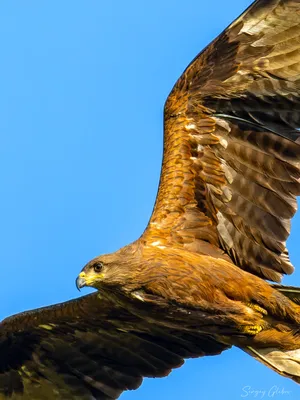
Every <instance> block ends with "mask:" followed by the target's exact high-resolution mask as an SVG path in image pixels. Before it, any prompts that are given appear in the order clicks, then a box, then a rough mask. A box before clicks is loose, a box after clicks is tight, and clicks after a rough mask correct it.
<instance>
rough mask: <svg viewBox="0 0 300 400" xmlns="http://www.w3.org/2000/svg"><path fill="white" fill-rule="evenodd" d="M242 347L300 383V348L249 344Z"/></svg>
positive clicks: (276, 370) (270, 366)
mask: <svg viewBox="0 0 300 400" xmlns="http://www.w3.org/2000/svg"><path fill="white" fill-rule="evenodd" d="M299 342H300V341H299ZM241 349H242V350H244V351H245V352H246V353H248V354H250V356H252V357H254V358H255V359H256V360H258V361H260V362H261V363H263V364H264V365H266V366H267V367H269V368H271V369H273V370H274V371H275V372H277V373H278V374H280V375H282V376H285V377H287V378H290V379H293V380H294V381H295V382H297V383H299V384H300V348H299V349H297V350H284V349H278V348H275V347H273V348H272V347H269V348H260V347H257V348H255V347H253V346H247V347H241Z"/></svg>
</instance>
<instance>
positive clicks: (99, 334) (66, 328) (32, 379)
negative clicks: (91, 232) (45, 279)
mask: <svg viewBox="0 0 300 400" xmlns="http://www.w3.org/2000/svg"><path fill="white" fill-rule="evenodd" d="M226 348H227V347H226V346H224V345H223V344H220V343H218V342H215V341H214V340H213V339H211V338H209V337H206V338H204V337H203V338H202V337H201V335H197V334H196V335H194V334H189V333H187V332H186V333H184V332H183V331H182V330H176V329H169V328H164V327H158V326H156V325H155V324H151V323H148V322H147V321H145V320H143V319H141V318H139V317H137V316H135V315H133V314H131V313H130V312H128V311H126V310H125V309H124V308H122V307H120V306H118V305H116V304H115V303H114V302H113V301H110V300H107V299H105V298H100V296H99V294H98V293H95V294H91V295H88V296H84V297H81V298H80V299H77V300H72V301H69V302H66V303H62V304H57V305H54V306H50V307H46V308H41V309H38V310H34V311H29V312H25V313H21V314H18V315H16V316H13V317H10V318H8V319H6V320H4V321H3V322H2V323H1V324H0V353H1V359H0V399H2V398H7V397H9V398H11V399H15V400H18V399H24V400H41V399H43V400H44V399H49V400H54V399H66V400H67V399H70V400H71V399H72V400H73V399H78V400H79V399H80V400H81V399H89V400H90V399H91V398H94V399H101V400H112V399H117V398H118V397H119V395H120V394H121V393H122V392H123V391H124V390H131V389H136V388H138V387H139V386H140V384H141V382H142V379H143V377H146V376H147V377H162V376H166V375H168V374H169V373H170V372H171V370H172V369H173V368H176V367H179V366H180V365H182V363H183V359H184V358H187V357H196V356H202V355H205V354H211V355H212V354H219V353H220V352H221V351H222V350H224V349H226Z"/></svg>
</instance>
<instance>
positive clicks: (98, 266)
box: [94, 261, 103, 272]
mask: <svg viewBox="0 0 300 400" xmlns="http://www.w3.org/2000/svg"><path fill="white" fill-rule="evenodd" d="M102 269H103V264H102V263H101V262H100V261H98V262H96V263H95V265H94V271H95V272H101V271H102Z"/></svg>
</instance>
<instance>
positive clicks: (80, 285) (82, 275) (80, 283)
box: [76, 272, 86, 291]
mask: <svg viewBox="0 0 300 400" xmlns="http://www.w3.org/2000/svg"><path fill="white" fill-rule="evenodd" d="M84 286H86V280H85V272H80V274H79V275H78V276H77V279H76V287H77V289H78V290H79V291H80V289H81V288H83V287H84Z"/></svg>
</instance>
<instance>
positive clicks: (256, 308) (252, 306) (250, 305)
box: [246, 303, 268, 315]
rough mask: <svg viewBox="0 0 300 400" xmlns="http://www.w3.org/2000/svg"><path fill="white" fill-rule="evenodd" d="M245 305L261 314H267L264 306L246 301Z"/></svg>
mask: <svg viewBox="0 0 300 400" xmlns="http://www.w3.org/2000/svg"><path fill="white" fill-rule="evenodd" d="M246 306H247V307H249V308H252V310H255V311H258V312H260V313H261V314H263V315H268V312H267V311H266V310H265V309H264V308H262V307H260V306H259V305H257V304H253V303H246Z"/></svg>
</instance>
